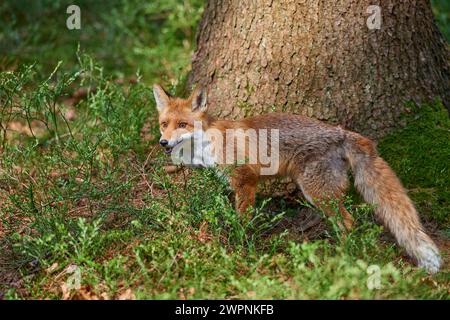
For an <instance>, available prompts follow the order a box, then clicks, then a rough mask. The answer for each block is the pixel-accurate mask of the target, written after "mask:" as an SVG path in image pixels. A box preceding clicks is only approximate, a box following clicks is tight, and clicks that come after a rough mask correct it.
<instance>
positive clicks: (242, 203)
mask: <svg viewBox="0 0 450 320" xmlns="http://www.w3.org/2000/svg"><path fill="white" fill-rule="evenodd" d="M257 185H258V175H257V174H256V173H255V170H254V169H253V168H252V167H250V166H240V167H237V168H236V169H235V170H234V171H233V172H232V175H231V187H232V188H233V189H234V191H235V193H236V197H235V200H236V203H235V207H236V211H237V212H239V213H240V214H241V216H242V217H245V218H249V217H248V210H249V208H252V207H253V206H254V205H255V194H256V187H257Z"/></svg>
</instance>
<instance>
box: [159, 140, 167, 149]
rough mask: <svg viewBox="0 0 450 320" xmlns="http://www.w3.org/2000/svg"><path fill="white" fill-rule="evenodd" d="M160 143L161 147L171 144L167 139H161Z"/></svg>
mask: <svg viewBox="0 0 450 320" xmlns="http://www.w3.org/2000/svg"><path fill="white" fill-rule="evenodd" d="M159 144H160V145H161V147H167V146H168V145H169V141H167V140H166V139H161V140H159Z"/></svg>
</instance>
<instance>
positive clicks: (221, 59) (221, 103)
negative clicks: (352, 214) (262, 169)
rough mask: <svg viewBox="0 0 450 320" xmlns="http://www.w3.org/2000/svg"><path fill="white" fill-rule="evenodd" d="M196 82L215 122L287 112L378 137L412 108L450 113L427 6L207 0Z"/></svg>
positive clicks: (441, 56)
mask: <svg viewBox="0 0 450 320" xmlns="http://www.w3.org/2000/svg"><path fill="white" fill-rule="evenodd" d="M370 5H379V7H380V8H381V15H380V16H381V19H382V20H381V27H380V28H379V29H376V22H377V21H378V20H376V19H377V16H375V15H374V14H373V12H368V7H369V6H370ZM371 16H372V17H371ZM370 17H371V18H370ZM374 19H375V20H374ZM368 20H369V22H368ZM374 23H375V29H374V28H373V26H374ZM369 25H370V26H371V28H369ZM189 83H190V84H201V85H203V86H205V87H206V88H207V89H208V102H209V106H210V108H211V109H212V110H213V113H214V114H215V115H217V116H221V117H228V118H238V117H242V116H249V115H254V114H260V113H265V112H271V111H275V110H276V111H286V112H291V113H297V114H303V115H307V116H311V117H315V118H318V119H321V120H325V121H328V122H333V123H339V124H341V125H343V126H344V127H347V128H350V129H352V130H355V131H358V132H361V133H364V134H366V135H368V136H370V137H372V138H378V137H380V136H382V135H383V134H385V133H386V132H388V131H389V130H390V129H392V128H393V127H395V126H396V125H398V123H399V119H400V114H401V113H402V111H403V110H404V109H405V102H406V101H415V102H417V103H421V102H426V101H429V100H432V99H435V98H436V97H440V98H441V100H442V101H443V103H444V105H446V106H447V107H448V106H450V65H449V51H448V47H447V44H446V42H445V40H444V39H443V37H442V35H441V33H440V31H439V30H438V28H437V26H436V24H435V21H434V17H433V13H432V11H431V6H430V3H429V1H426V0H403V1H401V0H382V1H375V0H341V1H325V0H277V1H273V0H246V1H241V0H209V1H208V2H207V5H206V7H205V12H204V15H203V18H202V21H201V22H200V25H199V28H198V34H197V51H196V52H195V54H194V56H193V60H192V73H191V75H190V79H189Z"/></svg>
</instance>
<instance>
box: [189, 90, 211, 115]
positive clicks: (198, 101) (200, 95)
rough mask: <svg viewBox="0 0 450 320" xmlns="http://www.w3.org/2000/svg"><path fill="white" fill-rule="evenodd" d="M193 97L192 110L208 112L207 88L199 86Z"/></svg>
mask: <svg viewBox="0 0 450 320" xmlns="http://www.w3.org/2000/svg"><path fill="white" fill-rule="evenodd" d="M191 98H192V111H200V112H206V109H208V106H207V104H206V90H205V89H203V88H197V89H195V90H194V92H193V93H192V95H191Z"/></svg>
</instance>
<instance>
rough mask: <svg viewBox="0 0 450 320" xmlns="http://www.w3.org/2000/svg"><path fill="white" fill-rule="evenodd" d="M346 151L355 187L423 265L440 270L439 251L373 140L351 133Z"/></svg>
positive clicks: (407, 249)
mask: <svg viewBox="0 0 450 320" xmlns="http://www.w3.org/2000/svg"><path fill="white" fill-rule="evenodd" d="M345 153H346V157H347V159H348V161H349V162H350V166H351V168H352V171H353V175H354V179H355V186H356V188H357V189H358V191H359V192H360V193H361V194H362V196H363V197H364V200H365V201H367V202H368V203H370V204H373V205H375V214H376V215H377V217H378V218H379V219H380V220H381V221H382V222H383V223H384V225H385V226H386V227H387V228H388V229H389V231H390V232H391V233H392V234H393V235H394V236H395V238H396V240H397V242H398V243H399V245H401V246H402V247H404V248H405V249H406V251H407V252H408V254H409V255H410V256H411V257H413V258H414V259H416V260H417V263H418V265H419V266H420V267H423V268H425V269H426V270H427V271H428V272H430V273H435V272H437V271H438V270H439V267H440V263H441V258H440V255H439V250H438V248H437V247H436V245H435V244H434V242H433V240H431V238H430V237H429V236H428V235H427V234H426V233H425V231H424V228H423V226H422V224H421V223H420V220H419V216H418V214H417V211H416V209H415V207H414V205H413V203H412V201H411V199H409V197H408V196H407V194H406V191H405V189H404V188H403V186H402V184H401V182H400V180H399V179H398V178H397V176H396V175H395V173H394V172H393V171H392V169H391V168H390V167H389V165H388V164H387V163H386V162H385V161H384V160H383V159H382V158H380V157H379V156H378V154H377V151H376V149H375V147H374V145H373V142H372V141H370V140H369V139H367V138H364V137H363V136H361V135H359V134H357V133H353V132H352V133H349V134H348V135H347V138H346V143H345Z"/></svg>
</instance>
